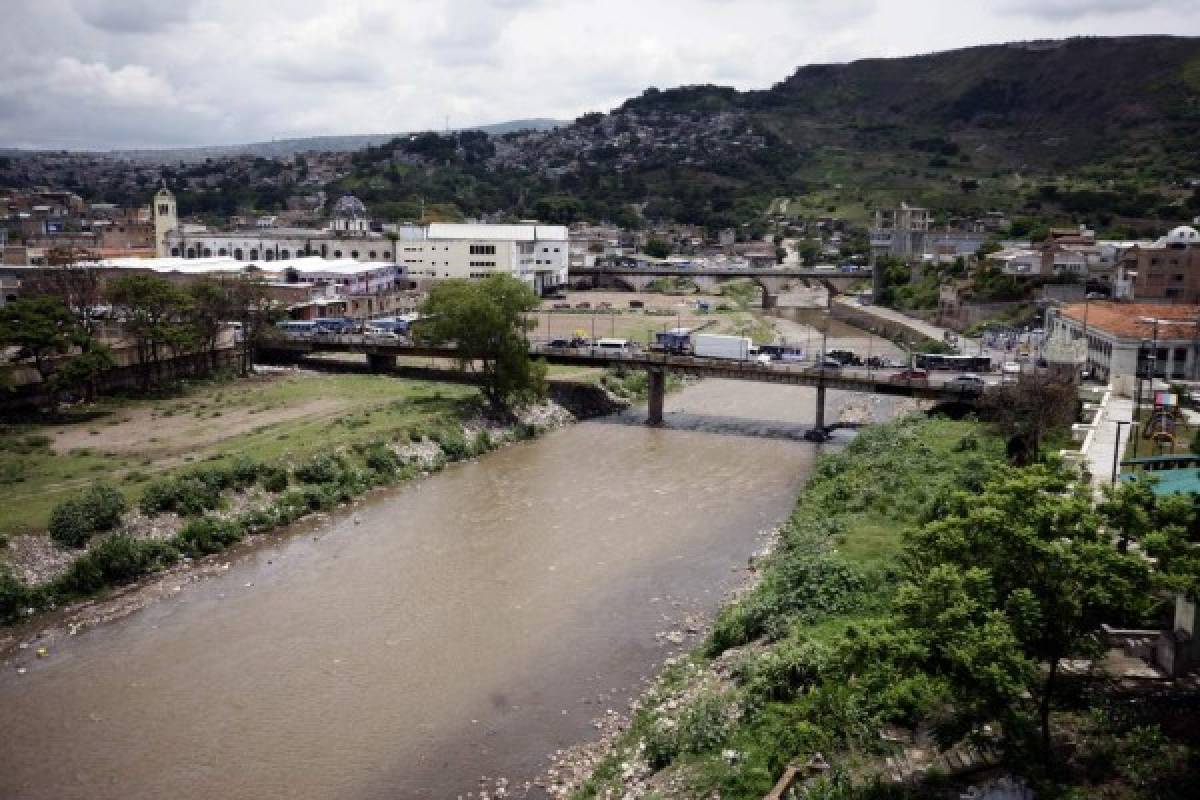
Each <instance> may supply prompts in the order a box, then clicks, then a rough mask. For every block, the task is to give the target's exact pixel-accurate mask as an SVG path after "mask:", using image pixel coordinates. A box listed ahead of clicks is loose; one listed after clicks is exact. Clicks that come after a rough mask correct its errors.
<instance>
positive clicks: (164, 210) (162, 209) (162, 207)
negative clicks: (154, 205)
mask: <svg viewBox="0 0 1200 800" xmlns="http://www.w3.org/2000/svg"><path fill="white" fill-rule="evenodd" d="M158 213H160V214H170V213H171V207H170V206H169V205H167V204H166V203H160V204H159V206H158Z"/></svg>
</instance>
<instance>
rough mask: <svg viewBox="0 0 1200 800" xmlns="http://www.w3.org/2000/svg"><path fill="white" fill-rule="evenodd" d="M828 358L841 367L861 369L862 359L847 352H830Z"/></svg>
mask: <svg viewBox="0 0 1200 800" xmlns="http://www.w3.org/2000/svg"><path fill="white" fill-rule="evenodd" d="M827 357H828V358H832V359H833V360H834V361H836V362H838V365H839V366H842V367H861V366H862V363H863V362H862V359H861V358H859V357H858V356H857V355H855V354H854V353H852V352H850V351H849V350H830V351H829V353H828V355H827Z"/></svg>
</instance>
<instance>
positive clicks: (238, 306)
mask: <svg viewBox="0 0 1200 800" xmlns="http://www.w3.org/2000/svg"><path fill="white" fill-rule="evenodd" d="M225 288H226V290H227V291H228V292H229V306H230V308H231V310H232V313H233V315H234V317H233V318H234V319H236V320H237V321H238V322H239V323H241V326H242V329H241V332H240V333H239V334H238V339H239V347H240V351H241V353H240V361H241V373H242V374H243V375H247V374H249V372H250V365H251V363H252V362H253V355H254V348H255V347H257V346H258V343H259V341H261V339H262V337H263V334H264V333H265V332H266V331H267V330H268V329H269V328H270V326H271V325H272V324H273V323H274V322H275V321H277V320H278V319H280V318H281V317H282V316H283V315H284V312H283V309H282V308H280V307H279V305H278V304H276V303H275V302H274V301H272V300H271V298H270V296H269V295H268V294H267V285H266V283H265V282H264V281H263V280H262V278H261V277H260V276H257V275H244V276H241V277H240V278H239V279H238V280H236V281H230V282H229V283H227V284H226V286H225Z"/></svg>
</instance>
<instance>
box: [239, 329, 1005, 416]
mask: <svg viewBox="0 0 1200 800" xmlns="http://www.w3.org/2000/svg"><path fill="white" fill-rule="evenodd" d="M529 349H530V353H531V354H532V355H534V356H535V357H537V358H542V359H545V360H546V361H547V362H548V363H551V364H566V365H571V366H581V367H601V368H604V367H625V368H627V369H644V370H646V372H647V374H648V375H649V379H650V380H649V396H648V398H647V410H648V418H647V422H649V423H650V424H651V425H659V424H662V420H663V404H664V401H665V399H666V385H667V373H668V372H676V373H679V374H684V375H695V376H698V377H708V378H724V379H728V380H740V381H758V382H761V383H784V384H790V385H793V386H811V387H814V388H815V389H816V390H817V403H816V409H817V410H816V420H815V423H816V424H815V426H814V428H813V431H812V432H811V436H812V438H817V439H821V438H824V437H825V436H826V435H827V433H828V431H829V427H828V426H827V425H826V423H825V392H826V391H827V390H828V389H840V390H842V391H849V392H864V393H870V394H886V395H893V396H901V397H917V398H922V399H926V400H933V401H936V402H939V403H949V404H958V405H968V406H975V405H978V403H979V402H980V401H981V400H982V399H983V398H984V397H985V396H986V395H987V393H988V392H990V391H992V390H993V387H992V386H990V385H989V386H988V387H986V388H985V389H984V390H982V391H980V390H977V389H974V390H973V389H970V388H963V387H960V386H955V385H952V384H951V383H950V378H949V376H947V377H941V376H934V377H933V378H932V379H931V380H928V381H924V380H922V381H898V380H896V375H897V373H898V371H899V370H896V369H867V368H843V369H829V368H821V367H817V366H814V365H812V364H805V363H795V362H787V361H773V362H771V363H770V364H760V363H757V362H754V361H734V360H729V359H720V358H699V357H696V356H688V355H673V354H669V353H660V352H655V351H647V350H640V349H634V350H628V351H612V350H604V349H601V348H597V347H590V346H589V347H549V346H547V345H544V344H531V345H530V348H529ZM259 351H260V353H261V355H263V356H264V357H266V358H270V357H272V356H274V357H276V358H283V359H295V358H298V357H302V356H305V355H308V354H310V353H356V354H361V355H366V357H367V363H368V364H369V366H370V367H371V369H373V370H377V371H380V372H384V371H392V370H394V369H396V367H397V359H398V358H399V357H401V356H414V357H418V358H457V357H458V351H457V350H456V349H455V348H453V347H433V346H426V345H419V344H410V343H406V342H396V341H388V340H379V339H375V338H373V337H369V336H361V335H353V336H287V337H284V336H277V337H273V338H271V339H269V340H268V341H265V342H263V343H262V344H261V345H260V346H259Z"/></svg>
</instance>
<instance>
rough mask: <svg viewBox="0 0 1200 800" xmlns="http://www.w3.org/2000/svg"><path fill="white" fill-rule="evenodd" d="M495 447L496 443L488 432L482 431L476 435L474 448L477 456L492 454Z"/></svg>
mask: <svg viewBox="0 0 1200 800" xmlns="http://www.w3.org/2000/svg"><path fill="white" fill-rule="evenodd" d="M495 446H496V445H495V443H493V442H492V435H491V434H490V433H488V432H487V431H484V430H481V431H479V432H478V433H476V434H475V442H474V443H473V448H474V450H475V452H476V453H477V454H482V453H490V452H492V450H493V449H494V448H495Z"/></svg>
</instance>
